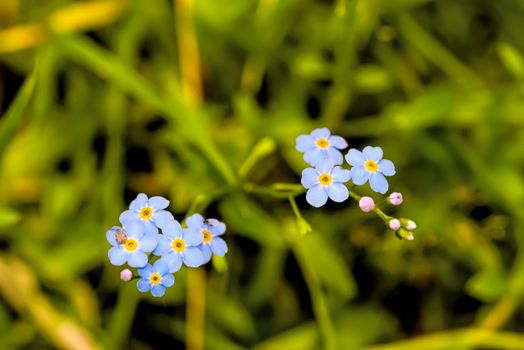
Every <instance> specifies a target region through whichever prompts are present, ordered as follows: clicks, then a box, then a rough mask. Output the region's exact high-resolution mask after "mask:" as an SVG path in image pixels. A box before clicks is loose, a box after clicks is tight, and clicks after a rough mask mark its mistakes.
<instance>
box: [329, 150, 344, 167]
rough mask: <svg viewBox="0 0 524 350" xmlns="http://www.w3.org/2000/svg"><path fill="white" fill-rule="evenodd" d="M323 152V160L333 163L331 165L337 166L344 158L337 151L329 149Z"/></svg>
mask: <svg viewBox="0 0 524 350" xmlns="http://www.w3.org/2000/svg"><path fill="white" fill-rule="evenodd" d="M324 152H325V153H326V154H327V156H326V157H325V158H326V159H329V160H331V161H333V164H337V165H338V164H342V163H343V162H344V157H342V153H340V151H339V150H338V149H336V148H334V147H330V148H328V149H327V150H324Z"/></svg>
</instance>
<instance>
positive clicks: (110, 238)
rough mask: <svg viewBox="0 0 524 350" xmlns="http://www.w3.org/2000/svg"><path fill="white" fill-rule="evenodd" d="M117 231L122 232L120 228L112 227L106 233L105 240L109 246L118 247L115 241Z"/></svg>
mask: <svg viewBox="0 0 524 350" xmlns="http://www.w3.org/2000/svg"><path fill="white" fill-rule="evenodd" d="M118 230H122V228H120V227H118V226H113V227H111V229H110V230H108V231H107V232H106V239H107V241H108V242H109V243H110V244H111V245H118V242H117V241H116V232H117V231H118Z"/></svg>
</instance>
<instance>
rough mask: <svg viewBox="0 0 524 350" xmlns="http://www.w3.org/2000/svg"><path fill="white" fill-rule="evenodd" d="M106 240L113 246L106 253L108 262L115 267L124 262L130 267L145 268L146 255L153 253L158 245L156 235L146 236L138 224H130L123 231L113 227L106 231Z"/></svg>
mask: <svg viewBox="0 0 524 350" xmlns="http://www.w3.org/2000/svg"><path fill="white" fill-rule="evenodd" d="M106 238H107V241H108V242H109V243H111V245H112V246H113V247H111V249H109V252H108V255H109V261H111V264H113V265H116V266H120V265H124V264H125V263H126V262H127V263H128V264H129V266H131V267H143V266H145V265H146V264H147V255H146V253H148V252H151V251H153V250H154V249H155V248H156V246H157V243H158V238H157V235H151V234H146V233H145V232H144V225H142V224H141V223H139V222H131V223H130V224H129V225H127V226H126V227H125V229H124V228H121V227H118V226H114V227H112V228H111V229H110V230H109V231H107V233H106Z"/></svg>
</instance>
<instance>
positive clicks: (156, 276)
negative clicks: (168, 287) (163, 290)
mask: <svg viewBox="0 0 524 350" xmlns="http://www.w3.org/2000/svg"><path fill="white" fill-rule="evenodd" d="M160 282H162V276H160V275H159V274H158V273H157V272H154V273H152V274H150V275H149V283H151V284H154V285H156V284H159V283H160Z"/></svg>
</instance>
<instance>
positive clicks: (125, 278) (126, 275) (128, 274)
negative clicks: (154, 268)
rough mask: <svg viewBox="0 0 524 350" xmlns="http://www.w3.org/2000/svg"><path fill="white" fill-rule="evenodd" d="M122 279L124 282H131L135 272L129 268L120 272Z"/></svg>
mask: <svg viewBox="0 0 524 350" xmlns="http://www.w3.org/2000/svg"><path fill="white" fill-rule="evenodd" d="M120 279H121V280H122V281H124V282H129V281H131V280H132V279H133V273H132V272H131V270H129V269H125V270H122V271H121V272H120Z"/></svg>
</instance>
